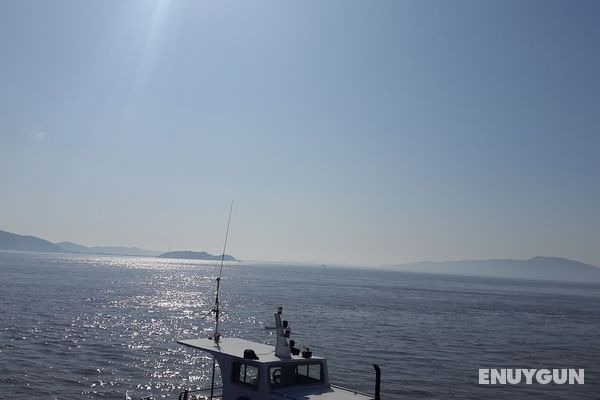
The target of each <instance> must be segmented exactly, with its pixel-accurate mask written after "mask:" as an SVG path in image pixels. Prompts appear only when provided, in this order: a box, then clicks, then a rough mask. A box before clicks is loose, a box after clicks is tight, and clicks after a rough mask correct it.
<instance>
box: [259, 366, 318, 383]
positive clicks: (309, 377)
mask: <svg viewBox="0 0 600 400" xmlns="http://www.w3.org/2000/svg"><path fill="white" fill-rule="evenodd" d="M269 377H270V378H269V380H270V382H271V386H288V385H304V384H311V383H321V382H323V372H322V370H321V364H320V363H298V364H296V363H295V364H288V365H285V364H284V365H278V366H274V367H271V368H270V369H269Z"/></svg>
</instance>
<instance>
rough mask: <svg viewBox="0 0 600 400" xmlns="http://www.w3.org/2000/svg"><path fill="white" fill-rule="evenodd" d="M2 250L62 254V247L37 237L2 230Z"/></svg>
mask: <svg viewBox="0 0 600 400" xmlns="http://www.w3.org/2000/svg"><path fill="white" fill-rule="evenodd" d="M0 250H21V251H48V252H62V251H64V250H63V248H62V247H60V246H57V245H56V244H54V243H52V242H49V241H47V240H44V239H40V238H38V237H35V236H24V235H17V234H15V233H10V232H6V231H1V230H0Z"/></svg>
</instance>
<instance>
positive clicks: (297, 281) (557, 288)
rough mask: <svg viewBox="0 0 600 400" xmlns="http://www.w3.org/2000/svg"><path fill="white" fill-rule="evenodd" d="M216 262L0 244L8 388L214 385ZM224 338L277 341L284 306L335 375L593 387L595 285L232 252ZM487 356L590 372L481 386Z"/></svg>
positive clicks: (390, 392) (417, 388) (452, 385)
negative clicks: (205, 347) (199, 346)
mask: <svg viewBox="0 0 600 400" xmlns="http://www.w3.org/2000/svg"><path fill="white" fill-rule="evenodd" d="M218 274H219V266H218V264H217V263H215V262H203V261H192V260H173V259H160V258H140V257H115V256H96V255H68V254H48V253H25V252H0V399H34V398H35V399H100V398H103V399H126V398H127V399H141V398H142V397H145V396H150V397H152V398H154V399H177V397H178V395H179V393H180V392H181V391H183V390H184V389H186V388H190V389H194V388H198V387H202V386H206V385H209V384H210V379H211V365H212V364H211V359H210V358H209V357H207V355H206V354H204V353H202V352H200V351H196V350H193V349H190V348H187V347H184V346H181V345H178V344H177V340H178V339H186V338H196V337H207V336H209V335H210V334H211V333H212V331H213V329H214V320H213V317H212V316H211V313H210V310H211V309H212V307H213V303H214V295H215V288H216V278H217V276H218ZM220 298H221V310H222V316H221V318H222V319H221V323H220V328H221V329H220V330H221V332H222V334H223V336H225V337H242V338H245V339H249V340H254V341H259V342H264V343H269V344H273V343H274V336H273V335H272V334H270V333H269V332H268V331H265V329H264V326H265V325H272V324H273V313H274V312H275V310H276V309H277V307H278V306H282V307H283V312H284V318H285V319H287V320H288V321H289V324H290V327H291V330H292V332H291V333H292V334H291V337H292V338H293V339H295V341H296V343H297V345H296V346H297V347H302V348H304V347H309V348H310V349H311V350H312V351H313V354H315V355H318V356H323V357H326V358H327V359H328V365H329V370H330V380H331V381H332V382H333V383H336V384H339V385H341V386H347V387H351V388H354V389H356V390H360V391H364V392H368V393H372V392H373V390H374V381H375V374H374V371H373V366H372V365H373V364H378V365H379V366H380V367H381V371H382V379H381V382H382V383H381V393H382V396H381V397H382V399H385V400H391V399H594V398H595V399H600V286H599V285H597V284H587V283H562V282H544V281H525V280H508V279H491V278H474V277H458V276H444V275H426V274H416V273H405V272H394V271H383V270H378V269H360V268H333V267H327V266H324V265H323V266H306V265H291V264H278V263H244V262H239V263H238V262H233V263H226V264H225V266H224V268H223V275H222V280H221V292H220ZM480 368H495V369H500V368H534V369H542V368H546V369H553V368H573V369H584V370H585V383H584V384H578V385H567V384H565V385H558V384H555V383H551V384H540V383H534V384H530V385H528V384H525V383H520V384H516V385H480V384H479V383H478V382H479V381H478V370H479V369H480Z"/></svg>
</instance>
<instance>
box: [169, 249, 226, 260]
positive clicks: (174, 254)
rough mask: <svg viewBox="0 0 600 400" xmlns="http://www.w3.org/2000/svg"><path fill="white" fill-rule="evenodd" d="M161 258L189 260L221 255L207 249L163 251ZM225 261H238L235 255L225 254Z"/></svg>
mask: <svg viewBox="0 0 600 400" xmlns="http://www.w3.org/2000/svg"><path fill="white" fill-rule="evenodd" d="M158 257H159V258H184V259H188V260H213V261H214V260H220V259H221V256H219V255H212V254H209V253H207V252H205V251H187V250H185V251H169V252H166V253H162V254H161V255H159V256H158ZM223 261H238V260H236V259H235V258H234V257H233V256H230V255H228V254H225V256H223Z"/></svg>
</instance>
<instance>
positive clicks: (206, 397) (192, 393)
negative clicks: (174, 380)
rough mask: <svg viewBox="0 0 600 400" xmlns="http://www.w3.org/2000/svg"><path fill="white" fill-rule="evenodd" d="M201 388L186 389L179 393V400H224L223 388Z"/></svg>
mask: <svg viewBox="0 0 600 400" xmlns="http://www.w3.org/2000/svg"><path fill="white" fill-rule="evenodd" d="M212 391H213V393H212V395H211V388H209V387H207V388H200V389H195V390H189V389H186V390H184V391H183V392H181V393H179V397H178V400H222V399H223V386H215V387H214V388H212Z"/></svg>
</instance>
